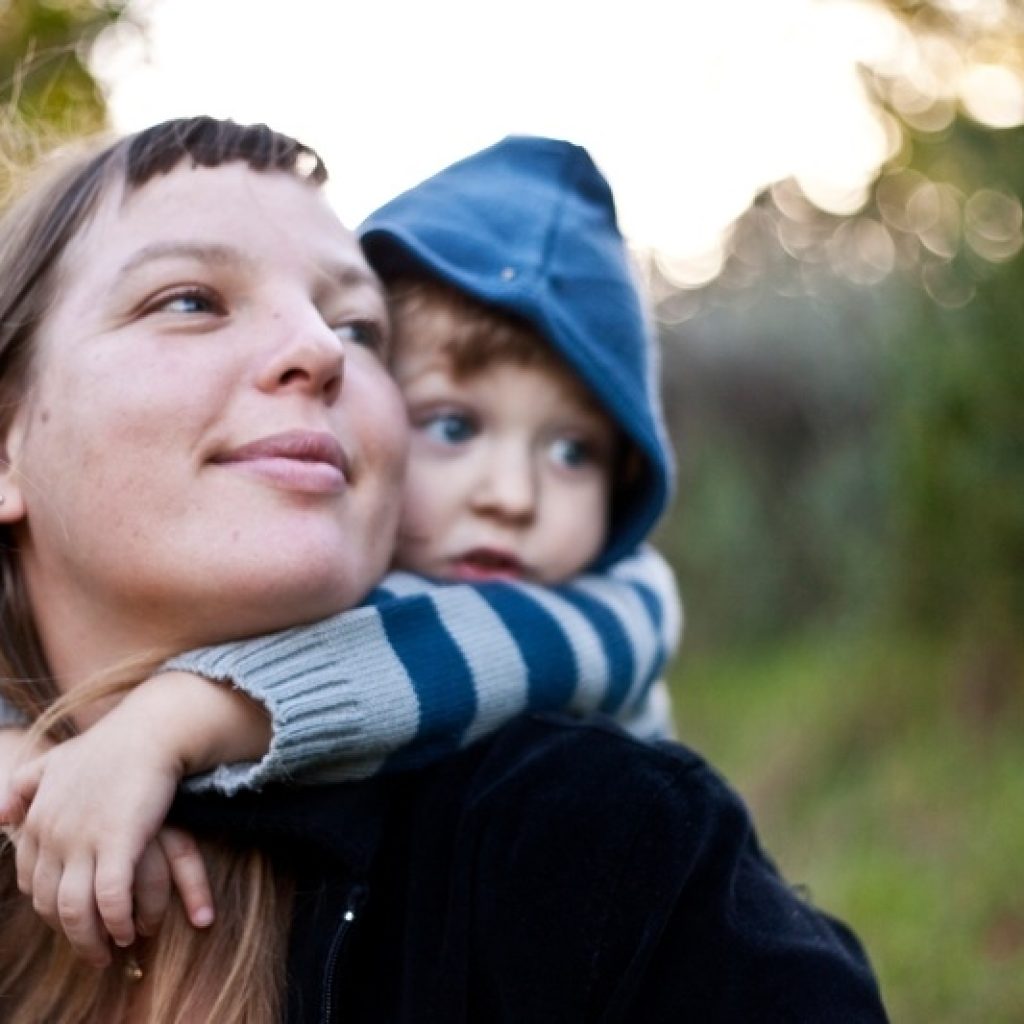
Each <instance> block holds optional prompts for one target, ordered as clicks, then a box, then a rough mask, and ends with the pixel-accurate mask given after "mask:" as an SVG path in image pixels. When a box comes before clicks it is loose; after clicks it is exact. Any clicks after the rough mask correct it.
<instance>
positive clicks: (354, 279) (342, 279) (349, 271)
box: [319, 262, 384, 297]
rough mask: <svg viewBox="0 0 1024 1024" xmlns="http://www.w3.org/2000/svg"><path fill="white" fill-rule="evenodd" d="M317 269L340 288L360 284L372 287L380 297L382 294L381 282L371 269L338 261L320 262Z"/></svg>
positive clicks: (353, 286)
mask: <svg viewBox="0 0 1024 1024" xmlns="http://www.w3.org/2000/svg"><path fill="white" fill-rule="evenodd" d="M319 270H320V273H321V275H322V276H323V277H324V278H325V279H326V280H327V281H329V282H330V283H331V284H334V285H339V286H340V287H342V288H355V287H358V286H360V285H362V286H363V287H366V288H372V289H373V290H374V291H375V292H379V293H380V295H381V297H383V295H384V286H383V285H382V284H381V282H380V278H378V277H377V275H376V274H374V273H373V271H371V270H367V269H364V268H363V267H360V266H356V265H353V264H350V263H340V262H338V263H335V262H328V263H322V264H321V265H320V267H319Z"/></svg>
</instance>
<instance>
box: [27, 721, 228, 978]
mask: <svg viewBox="0 0 1024 1024" xmlns="http://www.w3.org/2000/svg"><path fill="white" fill-rule="evenodd" d="M121 724H122V723H121V720H120V719H119V717H118V716H117V714H116V712H111V713H110V714H109V715H107V716H106V717H104V718H103V719H101V720H100V721H99V722H97V723H96V725H94V726H93V727H92V728H91V729H89V730H87V731H86V732H85V733H83V734H82V735H81V736H78V737H76V738H74V739H72V740H68V741H67V742H66V743H61V744H59V745H58V746H56V747H54V748H53V749H52V750H50V751H48V752H46V753H45V754H43V755H42V756H40V757H37V758H35V759H33V760H32V761H29V762H28V763H27V764H25V765H23V766H22V767H21V768H19V769H18V770H17V771H16V773H15V775H14V779H13V786H12V789H13V792H14V795H15V797H16V799H17V800H19V801H21V803H22V805H23V807H24V808H25V809H26V813H24V820H23V821H22V823H21V826H20V828H19V831H18V839H17V844H16V845H17V854H16V864H17V876H18V888H19V889H20V890H21V891H22V892H23V893H25V894H26V895H31V897H32V903H33V906H34V907H35V909H36V911H37V912H38V913H39V914H40V916H41V917H43V919H44V920H46V921H47V923H48V924H50V925H51V926H52V927H54V928H59V929H60V930H62V931H64V932H65V934H66V935H67V937H68V940H69V941H70V942H71V945H72V946H73V947H74V948H75V950H76V951H78V952H79V953H80V955H82V956H83V957H84V958H85V959H86V960H88V961H89V962H90V963H93V964H95V965H96V966H98V967H99V966H105V965H106V964H107V963H109V961H110V952H109V948H108V939H107V936H108V934H109V936H110V937H111V938H113V940H114V941H115V942H116V943H117V944H118V945H120V946H128V945H130V944H131V943H132V942H133V941H134V939H135V925H134V921H133V916H134V913H133V892H134V893H136V894H137V895H138V897H139V900H140V909H141V911H142V913H141V916H142V921H143V926H144V929H145V928H152V927H154V926H155V925H158V924H159V919H160V918H161V917H162V916H163V911H164V909H165V908H166V901H167V898H168V895H167V894H165V893H166V890H167V888H168V885H169V880H170V878H171V877H172V871H171V867H170V865H171V863H172V862H173V863H174V865H175V869H174V870H175V871H176V872H178V874H174V875H173V877H174V878H175V881H177V880H178V876H179V875H180V874H181V867H182V862H183V860H184V864H185V867H184V875H183V879H184V880H185V881H186V887H187V888H188V891H189V896H188V900H192V891H193V890H192V886H193V885H194V882H192V881H190V879H193V878H194V877H195V874H196V861H197V860H198V851H197V850H195V848H194V844H191V849H189V844H190V841H189V840H183V839H181V838H180V837H181V833H177V834H176V835H177V837H178V838H176V839H172V840H171V844H170V849H171V851H172V852H173V854H174V858H173V861H172V860H171V859H170V858H168V857H167V855H166V853H165V852H164V847H163V846H162V845H161V844H154V843H153V842H151V841H152V840H153V839H154V837H156V835H157V833H158V832H159V830H160V828H161V826H162V825H163V821H164V817H165V816H166V814H167V810H168V808H169V807H170V804H171V800H172V799H173V798H174V791H175V789H176V788H177V784H178V780H179V778H180V774H181V772H180V766H179V764H178V762H177V761H176V760H175V759H174V758H173V757H168V756H167V755H166V753H165V752H164V751H163V750H162V748H161V745H160V744H159V743H158V742H157V737H156V735H154V733H155V731H156V730H154V729H153V724H152V723H151V724H150V727H149V729H148V730H147V731H145V732H136V733H135V734H134V735H131V734H128V735H126V734H124V733H123V732H122V731H121V730H120V728H119V727H120V725H121ZM9 809H10V810H11V811H13V812H16V811H17V809H18V808H17V807H16V806H15V805H12V806H11V808H9ZM12 817H13V815H12ZM199 865H200V867H199V871H200V874H201V875H202V878H203V880H204V881H203V885H205V872H204V871H203V870H202V868H201V861H199ZM137 868H138V885H136V869H137ZM205 903H206V913H205V914H203V915H202V917H203V919H205V918H207V917H209V916H210V911H209V898H208V896H207V898H206V900H205ZM186 905H188V902H187V903H186ZM194 909H195V910H196V911H197V912H198V911H199V910H200V908H198V907H194ZM207 923H208V921H207Z"/></svg>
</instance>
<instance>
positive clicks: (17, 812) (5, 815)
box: [0, 790, 28, 825]
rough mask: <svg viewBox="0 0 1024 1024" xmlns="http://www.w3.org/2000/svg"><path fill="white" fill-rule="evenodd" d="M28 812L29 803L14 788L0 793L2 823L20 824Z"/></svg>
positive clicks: (0, 822) (0, 823)
mask: <svg viewBox="0 0 1024 1024" xmlns="http://www.w3.org/2000/svg"><path fill="white" fill-rule="evenodd" d="M27 813H28V804H26V803H25V801H24V800H22V798H21V797H20V796H19V795H18V794H17V793H15V792H14V791H13V790H7V791H6V792H4V793H3V794H0V825H20V824H22V822H24V820H25V815H26V814H27Z"/></svg>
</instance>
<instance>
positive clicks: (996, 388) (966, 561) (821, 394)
mask: <svg viewBox="0 0 1024 1024" xmlns="http://www.w3.org/2000/svg"><path fill="white" fill-rule="evenodd" d="M890 6H892V7H894V8H898V9H899V10H900V13H901V16H903V17H904V18H905V19H906V20H907V22H908V24H911V25H913V26H916V27H917V28H921V27H924V28H926V29H927V30H928V31H933V30H934V31H936V32H938V33H939V34H940V35H941V36H942V38H943V39H944V41H946V42H948V43H949V45H950V46H951V47H959V49H960V50H961V51H963V52H967V51H968V50H970V49H971V48H972V47H975V48H976V47H982V51H981V52H982V53H983V55H986V56H987V57H988V58H989V59H992V60H994V61H1001V60H1005V62H1006V63H1007V65H1009V66H1013V67H1016V68H1017V69H1018V70H1019V69H1020V68H1021V54H1022V53H1024V46H1022V41H1024V10H1022V9H1021V8H1020V7H1019V5H1013V4H1009V5H1003V6H1004V7H1005V10H1006V15H1007V16H1006V19H1005V20H1004V21H1002V22H1000V21H998V20H993V19H992V17H991V15H992V12H993V11H994V10H996V9H997V8H998V7H999V3H998V2H993V3H989V4H980V3H979V4H975V5H974V6H973V13H974V14H976V15H977V16H978V17H977V19H976V20H974V21H972V20H971V17H970V16H969V15H971V13H972V12H971V11H970V10H969V8H971V5H970V4H966V3H965V4H955V5H953V4H940V3H923V2H909V0H908V2H895V0H894V2H893V3H892V4H890ZM958 12H960V13H958ZM986 12H987V15H986ZM961 13H962V14H964V15H965V17H966V21H965V20H963V19H961V17H960V14H961ZM983 15H984V17H983ZM986 17H987V20H986ZM972 52H974V51H972ZM866 77H867V79H868V80H869V81H874V84H875V85H876V86H877V90H876V96H877V98H878V102H879V103H880V104H881V105H882V106H883V107H884V108H885V109H886V110H888V111H889V112H890V113H891V114H892V115H893V116H894V117H897V118H900V130H901V132H902V144H901V146H900V147H899V152H898V154H897V155H896V156H895V157H894V159H893V162H892V164H891V165H890V166H889V167H886V168H884V169H883V171H882V172H881V174H880V176H879V180H878V181H877V182H875V183H874V186H873V188H872V190H871V194H870V196H869V197H868V201H867V203H866V204H865V206H864V208H863V209H862V210H860V211H858V212H857V213H856V214H854V215H852V216H849V217H840V216H836V215H833V214H828V213H825V212H823V211H820V210H816V209H814V208H813V207H812V205H811V204H810V203H809V202H808V201H807V200H806V199H805V198H804V197H803V196H802V195H801V193H800V190H799V188H798V186H797V185H796V184H795V183H793V182H784V183H779V184H778V185H776V186H773V187H772V188H771V189H769V190H767V191H766V192H765V194H764V195H762V196H761V197H760V198H759V200H758V202H757V203H756V204H755V206H754V207H753V208H752V209H751V210H750V211H748V212H747V214H745V215H744V217H742V218H741V219H740V221H739V222H738V223H737V225H736V228H735V231H734V233H733V238H732V243H731V255H730V257H729V259H728V261H727V263H726V265H725V268H724V271H723V273H722V274H721V275H720V277H719V278H718V279H717V280H716V281H715V282H714V283H713V284H712V285H710V286H708V287H706V288H704V289H703V290H701V291H699V292H693V291H682V290H679V289H677V288H673V286H672V285H671V282H669V281H666V280H664V279H659V277H658V272H657V267H653V268H652V277H653V278H654V285H655V294H656V296H658V298H659V304H658V312H659V314H660V320H661V325H662V334H663V340H664V343H665V344H664V359H665V368H666V380H665V390H666V399H667V411H668V415H669V419H670V426H671V429H672V433H673V435H674V437H675V439H676V443H677V446H678V449H679V455H680V486H679V491H680V496H679V499H678V502H677V507H676V509H675V510H674V513H673V515H672V517H671V518H670V519H669V520H668V521H667V522H666V523H665V524H664V526H663V528H662V531H661V535H660V543H661V544H662V545H663V547H664V548H665V550H666V551H667V552H668V553H669V554H670V556H671V557H672V559H673V561H674V562H675V564H676V565H677V567H678V570H679V576H680V580H681V585H682V588H683V596H684V601H685V604H686V607H687V638H686V643H685V644H684V648H683V654H682V656H681V659H680V662H679V664H678V666H677V667H676V669H675V671H674V674H673V678H672V680H671V682H672V686H673V690H674V693H675V706H676V709H677V716H678V721H679V731H680V735H681V736H682V738H683V739H684V740H686V741H688V742H691V743H693V744H694V745H695V746H697V747H698V748H699V749H701V750H702V751H703V752H705V753H706V754H707V755H708V756H709V757H710V759H711V760H712V761H713V762H714V763H715V764H716V765H719V766H720V767H721V768H722V769H723V770H724V772H725V774H726V775H727V776H728V777H729V778H730V779H731V780H732V781H733V782H734V783H735V784H736V785H737V786H738V788H739V789H740V790H741V791H742V792H743V794H744V795H745V796H746V797H747V798H748V799H749V801H750V802H751V804H752V805H753V807H754V810H755V814H756V817H757V819H758V823H759V827H760V829H761V831H762V835H763V838H764V840H765V843H766V845H767V846H768V848H769V849H770V850H771V851H772V852H773V854H774V855H775V856H776V857H777V858H778V860H779V861H780V863H781V866H782V868H783V870H784V871H785V873H786V875H787V876H788V877H789V878H790V879H792V880H793V881H795V882H797V883H802V884H805V885H807V887H808V889H809V892H810V894H811V896H812V898H813V899H814V900H815V901H816V902H817V903H819V904H820V905H821V906H823V907H824V908H826V909H829V910H832V911H834V912H835V913H837V914H838V915H839V916H841V917H843V918H844V919H846V920H849V921H850V922H851V923H852V924H853V925H854V927H855V928H856V930H857V931H858V933H859V934H860V935H861V936H862V938H863V939H864V940H865V943H866V945H867V947H868V949H869V951H870V953H871V955H872V958H873V960H874V963H875V966H876V969H877V970H878V973H879V977H880V978H881V981H882V985H883V992H884V995H885V998H886V1002H887V1004H888V1006H889V1008H890V1011H891V1014H892V1018H893V1019H894V1020H897V1021H908V1022H911V1024H917V1022H922V1024H923V1022H927V1024H973V1022H975V1021H985V1022H986V1024H989V1022H991V1024H1016V1022H1018V1021H1020V1020H1022V1019H1024V898H1022V896H1021V887H1020V884H1019V875H1020V864H1021V859H1022V855H1024V817H1022V816H1021V814H1020V812H1019V808H1021V807H1022V806H1024V339H1022V335H1024V258H1022V257H1021V256H1020V255H1019V252H1020V250H1021V223H1022V214H1021V204H1020V201H1019V200H1020V197H1021V195H1022V194H1024V129H1021V128H1019V127H1017V128H1009V129H1002V130H993V129H991V128H986V127H983V126H981V125H979V124H977V123H976V122H974V121H972V120H971V119H970V118H969V117H967V116H966V115H965V114H964V113H963V112H962V111H961V112H959V113H958V112H956V111H955V110H954V109H953V106H952V104H951V102H950V101H949V98H948V97H945V98H942V99H941V100H938V99H937V100H936V102H935V107H936V108H939V107H942V108H943V109H941V110H927V109H925V107H924V106H922V108H921V110H922V111H923V113H922V114H921V116H920V118H919V119H918V123H911V122H910V121H909V120H905V119H903V118H902V114H901V111H900V110H899V109H898V108H897V106H896V104H895V103H891V102H890V98H891V97H894V96H898V95H899V89H898V88H896V83H895V82H894V80H892V79H889V80H886V81H883V80H881V79H872V76H871V75H870V74H867V75H866ZM928 124H931V125H934V126H937V127H934V128H933V129H928V128H927V127H922V125H925V126H926V125H928Z"/></svg>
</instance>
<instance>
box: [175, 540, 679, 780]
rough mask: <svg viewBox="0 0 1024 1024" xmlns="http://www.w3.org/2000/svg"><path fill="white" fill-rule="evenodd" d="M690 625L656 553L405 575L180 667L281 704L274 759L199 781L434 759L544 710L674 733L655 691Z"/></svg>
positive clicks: (357, 770) (180, 662)
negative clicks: (577, 566)
mask: <svg viewBox="0 0 1024 1024" xmlns="http://www.w3.org/2000/svg"><path fill="white" fill-rule="evenodd" d="M680 626H681V615H680V609H679V600H678V595H677V592H676V586H675V580H674V578H673V575H672V572H671V569H670V568H669V567H668V566H667V564H666V563H665V561H664V560H663V559H662V557H661V556H660V555H658V554H657V552H655V551H654V550H653V549H651V548H644V549H641V550H640V551H638V552H637V553H636V554H635V555H633V556H632V557H630V558H628V559H625V560H623V561H622V562H620V563H618V564H617V565H615V566H614V567H612V568H611V569H610V570H609V571H608V572H607V573H605V574H595V575H590V576H584V577H581V578H580V579H578V580H576V581H574V582H572V583H571V584H568V585H565V586H561V587H555V588H548V587H540V586H534V585H530V584H508V583H485V584H479V585H465V584H435V583H431V582H429V581H427V580H424V579H422V578H421V577H417V576H412V575H410V574H406V573H394V574H392V575H391V576H389V577H388V578H387V579H386V580H385V581H384V584H383V587H382V588H381V589H380V590H378V591H377V592H375V594H374V595H372V597H371V604H370V605H368V606H366V607H363V608H358V609H355V610H353V611H350V612H346V613H343V614H341V615H337V616H334V617H333V618H331V619H327V620H325V621H324V622H320V623H315V624H313V625H310V626H303V627H299V628H296V629H291V630H287V631H285V632H282V633H278V634H274V635H272V636H268V637H261V638H257V639H253V640H247V641H241V642H238V643H230V644H224V645H220V646H217V647H210V648H205V649H203V650H201V651H194V652H190V653H189V654H185V655H182V656H180V657H177V658H174V659H172V660H171V661H170V662H169V663H168V666H169V667H170V668H173V669H177V670H184V671H190V672H196V673H199V674H201V675H204V676H207V677H209V678H211V679H218V680H230V681H231V682H232V683H233V684H234V685H235V686H237V687H239V688H240V689H242V690H244V691H245V692H246V693H248V694H250V695H251V696H252V697H254V698H255V699H256V700H259V701H261V702H263V703H264V704H265V705H266V708H267V710H268V711H269V713H270V716H271V722H272V725H273V739H272V743H271V746H270V750H269V753H268V754H267V756H266V757H264V758H263V759H262V760H260V761H259V762H257V763H254V764H244V765H243V764H228V763H227V762H228V761H229V759H228V758H226V757H223V758H221V761H222V762H224V764H223V765H222V767H220V768H218V769H217V770H216V771H215V772H214V773H212V774H211V775H209V776H207V777H204V778H203V779H200V780H193V783H192V784H193V785H198V786H199V787H200V788H203V787H206V786H212V787H215V788H218V789H221V790H223V791H225V792H234V791H236V790H237V789H240V788H244V787H258V786H260V785H262V784H263V783H265V782H267V781H268V780H271V779H284V778H293V777H295V778H297V777H300V776H302V777H305V778H306V779H307V780H310V779H315V780H318V781H322V780H325V779H341V778H358V777H362V776H366V775H370V774H373V773H375V772H377V771H380V770H382V769H383V770H394V769H395V768H399V767H408V766H411V765H416V764H422V763H426V762H429V761H432V760H436V759H438V758H440V757H442V756H444V755H445V754H446V753H450V752H452V751H454V750H457V749H459V748H460V747H462V746H464V745H465V744H467V743H469V742H470V741H472V740H473V739H476V738H477V737H479V736H481V735H484V734H486V733H488V732H491V731H493V730H495V729H497V728H498V727H499V726H500V725H502V724H503V723H504V722H506V721H508V720H509V719H511V718H513V717H514V716H516V715H518V714H521V713H522V712H524V711H530V710H554V709H567V710H571V711H575V712H579V713H585V712H590V711H604V712H606V713H608V714H612V715H615V716H617V717H619V718H620V719H621V720H622V721H623V722H624V724H627V725H628V724H630V723H632V722H636V723H643V724H642V728H643V730H644V731H645V734H646V735H647V736H651V735H670V734H671V731H672V729H671V716H670V710H669V709H668V708H667V704H666V702H665V700H664V692H663V691H661V692H659V691H657V690H656V691H654V699H653V702H652V691H651V684H652V682H653V681H654V680H655V679H656V678H657V677H658V675H659V673H660V672H661V670H662V668H663V667H664V665H665V663H666V661H667V659H668V658H669V657H670V656H671V654H672V653H673V651H674V649H675V646H676V644H677V641H678V637H679V632H680ZM645 720H646V721H645Z"/></svg>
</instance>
